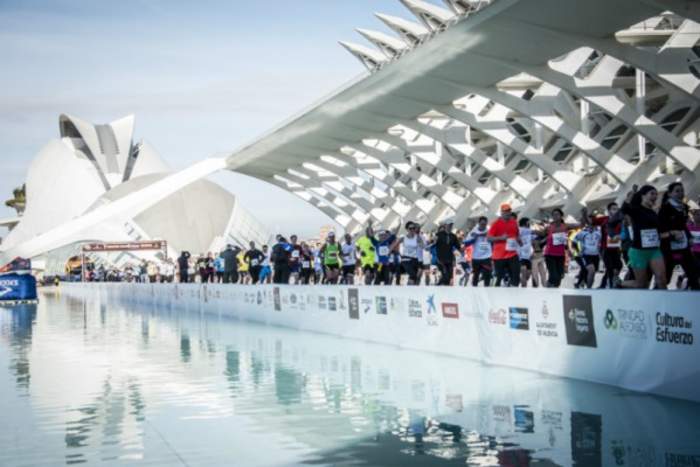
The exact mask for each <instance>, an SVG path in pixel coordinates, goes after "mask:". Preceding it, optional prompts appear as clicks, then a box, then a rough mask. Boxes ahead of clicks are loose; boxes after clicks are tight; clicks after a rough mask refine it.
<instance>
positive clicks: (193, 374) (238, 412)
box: [0, 295, 700, 467]
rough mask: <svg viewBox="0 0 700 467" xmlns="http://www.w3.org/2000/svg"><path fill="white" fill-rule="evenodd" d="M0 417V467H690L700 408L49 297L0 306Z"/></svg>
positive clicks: (699, 433) (327, 340)
mask: <svg viewBox="0 0 700 467" xmlns="http://www.w3.org/2000/svg"><path fill="white" fill-rule="evenodd" d="M397 332H398V331H397ZM689 364H690V362H689ZM694 364H698V362H694ZM650 371H663V368H655V369H651V368H650ZM698 390H700V388H698ZM0 416H1V417H2V418H1V420H2V423H1V425H0V426H1V428H0V465H1V466H38V465H71V464H81V463H84V464H87V465H98V464H99V465H125V466H132V465H175V466H177V465H188V466H200V465H221V466H224V465H234V466H258V465H260V466H285V465H318V466H323V465H353V466H355V465H357V466H363V465H397V466H433V465H435V466H441V465H462V466H464V465H479V466H486V465H490V466H495V465H503V466H529V465H531V466H551V465H563V466H568V465H577V466H585V467H589V466H590V467H594V466H608V465H611V466H634V467H644V466H669V467H670V466H673V467H676V466H678V467H681V466H683V467H684V466H698V465H700V405H698V404H693V403H688V402H683V401H678V400H672V399H662V398H657V397H651V396H645V395H640V394H633V393H629V392H625V391H622V390H619V389H615V388H610V387H606V386H599V385H594V384H587V383H581V382H575V381H571V380H565V379H559V378H550V377H544V376H541V375H537V374H534V373H527V372H521V371H518V370H513V369H506V368H495V367H485V366H482V365H479V364H476V363H474V362H470V361H467V360H460V359H453V358H448V357H444V356H439V355H428V354H421V353H417V352H412V351H406V350H401V349H396V348H392V347H385V346H380V345H375V344H367V343H364V342H358V341H351V340H343V339H339V338H334V337H329V336H324V335H317V334H308V333H302V332H296V331H289V330H285V329H281V328H274V327H263V326H258V325H254V324H248V323H243V322H239V321H234V320H228V319H221V318H219V317H217V316H210V315H200V314H199V313H198V312H184V311H177V310H168V309H165V310H159V309H151V308H133V307H128V308H127V307H124V306H123V305H120V304H117V303H108V302H102V301H100V300H99V299H94V300H88V301H82V300H76V299H72V298H68V297H61V296H51V295H47V296H43V297H42V300H41V303H40V304H39V305H36V306H19V307H14V308H5V309H3V308H0Z"/></svg>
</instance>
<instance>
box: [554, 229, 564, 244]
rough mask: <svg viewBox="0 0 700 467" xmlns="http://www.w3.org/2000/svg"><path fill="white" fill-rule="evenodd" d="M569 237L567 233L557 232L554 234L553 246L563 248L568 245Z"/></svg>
mask: <svg viewBox="0 0 700 467" xmlns="http://www.w3.org/2000/svg"><path fill="white" fill-rule="evenodd" d="M566 241H567V236H566V232H556V233H553V234H552V245H554V246H562V245H566Z"/></svg>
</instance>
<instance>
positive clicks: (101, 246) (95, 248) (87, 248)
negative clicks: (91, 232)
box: [83, 240, 167, 252]
mask: <svg viewBox="0 0 700 467" xmlns="http://www.w3.org/2000/svg"><path fill="white" fill-rule="evenodd" d="M166 245H167V242H165V241H164V240H152V241H147V242H113V243H89V244H87V245H84V246H83V251H84V252H101V251H102V252H109V251H144V250H162V249H164V248H165V247H166Z"/></svg>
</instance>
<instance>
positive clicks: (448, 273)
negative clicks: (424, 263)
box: [437, 261, 455, 285]
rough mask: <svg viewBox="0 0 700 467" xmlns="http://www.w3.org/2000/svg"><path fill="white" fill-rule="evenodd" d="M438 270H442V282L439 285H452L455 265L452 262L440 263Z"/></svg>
mask: <svg viewBox="0 0 700 467" xmlns="http://www.w3.org/2000/svg"><path fill="white" fill-rule="evenodd" d="M437 266H438V269H439V270H440V281H439V282H438V283H437V285H450V284H452V276H453V275H454V270H455V263H453V262H451V261H446V262H442V261H440V262H438V265H437Z"/></svg>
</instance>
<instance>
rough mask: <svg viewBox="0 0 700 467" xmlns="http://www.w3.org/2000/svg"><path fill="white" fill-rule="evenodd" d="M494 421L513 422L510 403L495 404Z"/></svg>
mask: <svg viewBox="0 0 700 467" xmlns="http://www.w3.org/2000/svg"><path fill="white" fill-rule="evenodd" d="M492 409H493V421H494V422H502V423H507V424H508V425H510V424H511V422H512V412H511V410H510V406H509V405H494V406H493V408H492Z"/></svg>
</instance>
